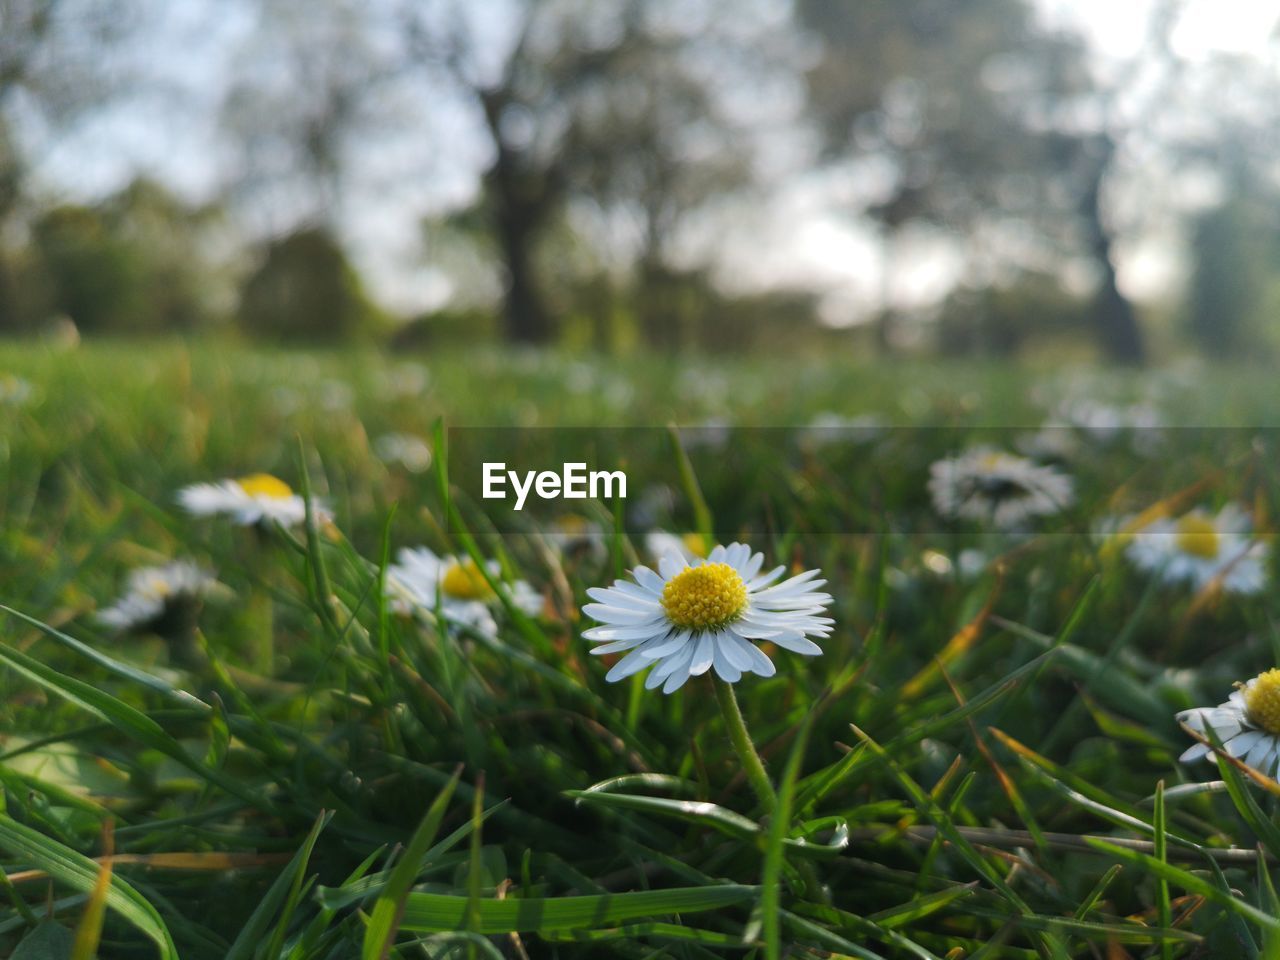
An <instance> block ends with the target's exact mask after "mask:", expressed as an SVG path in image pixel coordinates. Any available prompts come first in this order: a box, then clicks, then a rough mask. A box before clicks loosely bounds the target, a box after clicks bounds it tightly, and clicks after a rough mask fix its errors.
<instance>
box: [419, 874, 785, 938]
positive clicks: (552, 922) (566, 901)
mask: <svg viewBox="0 0 1280 960" xmlns="http://www.w3.org/2000/svg"><path fill="white" fill-rule="evenodd" d="M759 892H760V888H759V887H751V886H743V885H740V884H724V885H722V886H711V887H677V888H675V889H671V890H641V891H636V892H633V893H607V894H598V895H592V896H582V897H528V898H514V899H507V900H480V901H479V902H478V903H476V905H475V923H476V929H475V930H474V931H473V932H475V933H543V932H548V931H551V932H554V931H560V932H564V931H572V930H593V929H599V928H601V927H608V926H612V925H614V924H617V923H619V922H621V921H624V920H634V919H638V918H640V917H654V916H663V915H667V914H673V913H682V914H683V913H700V912H704V911H707V910H716V909H719V908H721V907H728V906H733V905H734V904H739V903H744V902H746V901H748V900H752V899H754V898H755V897H756V896H757V895H758V894H759ZM470 902H471V899H470V898H469V897H460V896H452V895H449V894H441V893H411V894H409V897H408V900H407V901H406V903H405V911H404V917H403V920H402V923H401V926H402V928H403V929H405V930H411V931H413V932H415V933H440V932H445V931H452V930H459V929H461V928H462V926H463V924H464V923H465V921H466V917H467V910H468V905H469V904H470Z"/></svg>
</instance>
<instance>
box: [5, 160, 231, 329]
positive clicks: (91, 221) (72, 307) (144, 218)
mask: <svg viewBox="0 0 1280 960" xmlns="http://www.w3.org/2000/svg"><path fill="white" fill-rule="evenodd" d="M216 219H217V212H216V210H213V209H211V208H207V207H195V208H192V207H189V206H187V205H186V204H184V203H182V202H181V201H180V200H178V199H177V198H176V197H174V196H173V195H172V194H171V193H169V192H168V191H167V190H165V189H164V188H163V187H161V186H159V185H158V184H156V183H155V182H153V181H150V180H146V179H139V180H135V181H134V182H133V183H131V184H129V185H128V186H127V187H125V188H124V189H123V190H121V191H119V192H118V193H116V194H113V195H112V196H110V197H107V198H105V199H104V200H102V201H101V202H100V203H97V204H94V205H92V206H85V205H79V204H62V205H59V206H56V207H53V208H51V209H49V210H46V211H44V212H43V213H41V214H40V216H38V217H37V218H36V219H35V220H34V221H33V223H32V225H31V248H32V250H31V252H32V253H33V254H34V259H35V264H34V266H33V267H32V268H31V269H29V270H28V274H29V275H30V276H32V277H33V278H34V285H37V286H39V287H42V288H43V289H42V290H41V293H42V296H40V297H39V298H38V299H39V300H41V301H42V303H39V304H38V305H36V306H35V308H34V309H36V310H40V309H42V310H43V311H44V315H43V316H27V317H14V318H11V319H10V320H9V323H10V324H14V325H18V326H23V327H30V326H32V325H34V324H35V323H36V322H39V321H42V320H44V319H46V318H47V316H48V315H49V314H63V315H65V316H68V317H70V318H71V319H72V320H73V321H74V322H75V324H76V325H77V326H78V327H79V328H80V329H82V330H85V331H91V332H112V333H120V332H132V333H140V332H156V331H162V330H164V331H174V330H191V329H195V328H197V327H199V326H201V325H203V324H204V323H206V322H207V321H208V320H209V319H210V318H211V317H212V316H213V314H214V312H215V309H216V301H217V299H218V296H217V290H216V289H215V288H216V278H217V271H216V269H215V268H214V266H213V264H212V262H211V258H210V257H209V255H208V253H207V251H206V243H205V239H206V236H207V231H208V228H209V227H210V226H211V225H212V224H213V223H214V222H215V221H216ZM28 309H29V310H30V309H32V308H31V307H30V306H28Z"/></svg>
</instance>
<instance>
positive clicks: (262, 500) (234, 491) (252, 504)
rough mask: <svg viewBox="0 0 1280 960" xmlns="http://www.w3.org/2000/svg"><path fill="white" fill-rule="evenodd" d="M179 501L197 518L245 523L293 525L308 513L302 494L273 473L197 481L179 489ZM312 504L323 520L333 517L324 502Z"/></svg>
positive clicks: (249, 524)
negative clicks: (206, 481)
mask: <svg viewBox="0 0 1280 960" xmlns="http://www.w3.org/2000/svg"><path fill="white" fill-rule="evenodd" d="M178 502H179V503H181V504H182V506H183V507H184V508H185V509H186V510H187V512H188V513H192V514H194V515H195V516H197V517H213V516H226V517H230V518H231V519H232V521H233V522H234V523H238V524H242V525H244V526H252V525H253V524H257V523H273V522H274V523H279V524H281V525H282V526H286V527H292V526H297V525H298V524H299V523H302V521H303V520H305V519H306V516H307V505H306V502H305V501H304V500H303V499H302V497H300V496H298V495H297V494H296V493H294V492H293V490H291V489H290V488H289V485H288V484H287V483H285V482H284V481H283V480H280V479H277V478H276V477H273V476H271V474H269V473H255V474H252V475H250V476H247V477H241V478H239V479H238V480H223V481H221V482H219V483H195V484H192V485H191V486H189V487H183V488H182V489H181V490H180V491H178ZM312 506H313V508H314V510H315V513H316V516H317V517H318V518H319V519H321V520H328V519H330V514H329V511H328V510H327V509H325V507H324V506H323V505H321V504H318V503H313V504H312Z"/></svg>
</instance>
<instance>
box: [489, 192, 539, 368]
mask: <svg viewBox="0 0 1280 960" xmlns="http://www.w3.org/2000/svg"><path fill="white" fill-rule="evenodd" d="M501 202H502V201H501V200H499V203H501ZM497 227H498V237H499V247H500V249H501V251H502V261H503V266H504V267H505V268H506V271H507V283H506V288H505V290H504V291H503V303H502V317H503V325H504V328H505V330H506V335H507V339H508V340H510V341H511V342H512V343H533V344H537V343H546V342H547V341H548V340H550V339H551V317H550V314H549V313H548V312H547V309H546V307H545V305H544V304H543V301H542V291H541V288H540V287H539V286H538V278H537V276H536V274H535V270H534V265H533V251H534V240H535V238H536V236H537V232H538V227H539V224H538V223H536V222H535V221H533V220H530V219H528V218H527V217H526V216H525V215H523V214H522V213H521V212H520V211H519V210H507V209H504V210H502V211H501V212H500V213H499V214H498V224H497Z"/></svg>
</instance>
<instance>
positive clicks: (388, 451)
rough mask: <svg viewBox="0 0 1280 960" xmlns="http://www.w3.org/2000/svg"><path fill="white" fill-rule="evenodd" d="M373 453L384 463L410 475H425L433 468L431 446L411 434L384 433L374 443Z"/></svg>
mask: <svg viewBox="0 0 1280 960" xmlns="http://www.w3.org/2000/svg"><path fill="white" fill-rule="evenodd" d="M373 453H374V456H376V457H377V458H378V459H379V460H381V461H382V462H383V463H385V464H387V465H392V464H396V465H399V466H401V467H404V469H406V470H408V471H409V472H410V473H423V472H425V471H426V470H427V469H428V468H429V467H430V466H431V447H430V445H429V444H428V443H427V442H426V441H425V440H423V439H422V438H421V437H415V436H414V435H413V434H411V433H384V434H383V435H382V436H380V437H378V439H377V440H375V441H373Z"/></svg>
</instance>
